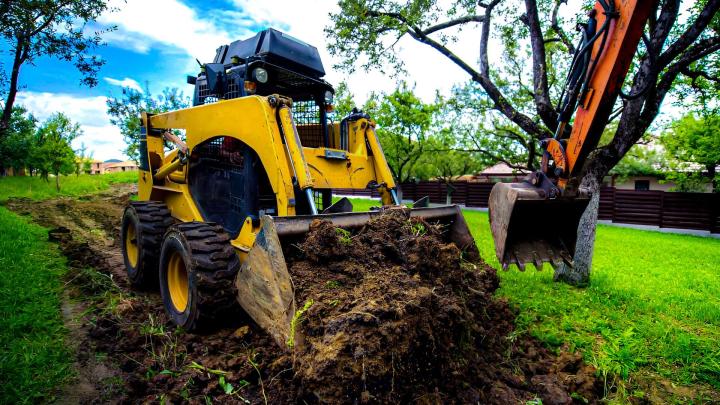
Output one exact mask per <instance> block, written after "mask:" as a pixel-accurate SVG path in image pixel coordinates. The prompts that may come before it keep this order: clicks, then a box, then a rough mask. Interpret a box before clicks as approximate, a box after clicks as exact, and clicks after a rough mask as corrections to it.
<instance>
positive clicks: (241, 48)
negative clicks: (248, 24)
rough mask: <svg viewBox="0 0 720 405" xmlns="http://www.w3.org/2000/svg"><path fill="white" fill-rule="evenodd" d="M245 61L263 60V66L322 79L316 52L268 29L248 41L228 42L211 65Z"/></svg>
mask: <svg viewBox="0 0 720 405" xmlns="http://www.w3.org/2000/svg"><path fill="white" fill-rule="evenodd" d="M233 57H238V58H240V59H244V60H249V59H250V58H252V57H258V58H260V57H261V58H263V59H265V60H266V61H267V62H271V63H275V64H278V65H280V66H286V67H288V68H292V69H293V70H296V71H297V72H299V73H302V74H305V75H307V76H310V77H314V78H320V77H323V76H325V69H324V68H323V64H322V60H321V59H320V53H319V52H318V50H317V48H316V47H314V46H312V45H310V44H306V43H305V42H303V41H300V40H299V39H295V38H293V37H291V36H290V35H288V34H285V33H283V32H280V31H277V30H274V29H272V28H270V29H267V30H265V31H261V32H258V33H257V35H255V36H254V37H252V38H249V39H244V40H240V41H235V42H231V43H230V45H223V46H221V47H220V48H218V49H217V53H216V54H215V60H214V61H213V62H214V63H222V64H229V63H232V58H233Z"/></svg>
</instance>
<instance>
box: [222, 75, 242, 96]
mask: <svg viewBox="0 0 720 405" xmlns="http://www.w3.org/2000/svg"><path fill="white" fill-rule="evenodd" d="M244 85H245V83H244V82H243V80H242V78H240V77H237V76H229V77H228V85H227V93H225V99H226V100H229V99H231V98H238V97H241V96H242V86H244Z"/></svg>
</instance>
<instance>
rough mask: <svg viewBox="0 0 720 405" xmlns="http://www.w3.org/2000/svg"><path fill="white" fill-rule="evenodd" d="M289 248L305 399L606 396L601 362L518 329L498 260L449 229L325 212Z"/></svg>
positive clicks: (296, 362) (394, 215)
mask: <svg viewBox="0 0 720 405" xmlns="http://www.w3.org/2000/svg"><path fill="white" fill-rule="evenodd" d="M287 253H288V254H287V255H286V257H287V259H288V268H289V271H290V274H291V276H292V277H293V282H294V284H295V292H296V300H297V303H298V305H297V306H298V308H306V311H305V312H304V313H301V314H298V315H299V316H298V318H299V320H298V325H296V327H297V328H298V330H299V331H300V333H299V334H298V335H299V336H301V337H302V338H301V339H299V341H298V342H291V343H294V346H293V348H292V351H293V354H292V356H288V359H286V361H287V362H288V363H290V364H291V365H292V367H293V369H294V370H295V382H296V384H297V387H298V397H297V398H295V399H296V400H304V401H308V402H316V401H317V402H323V403H339V402H341V403H352V402H372V403H376V402H423V403H446V402H457V403H478V402H479V403H519V402H524V401H527V400H531V399H534V398H540V399H542V400H543V403H550V404H553V403H558V404H562V403H571V402H573V398H572V397H571V396H574V397H576V398H578V399H580V397H582V398H585V399H586V400H593V399H595V398H597V397H598V396H601V395H602V391H601V389H602V385H601V384H598V381H597V380H596V379H595V378H594V370H593V369H592V368H590V367H587V366H583V365H582V362H581V360H580V359H579V358H578V357H577V356H564V357H561V358H559V359H556V358H554V357H553V356H551V355H550V354H549V353H548V352H547V351H546V350H545V349H543V348H541V347H538V346H537V345H536V344H535V343H534V342H532V341H529V340H526V339H523V338H520V339H518V340H513V339H511V338H510V337H509V335H510V334H511V332H512V331H513V319H514V315H513V314H512V313H511V311H510V309H509V307H508V306H507V304H506V303H505V302H503V301H500V300H496V299H494V298H493V296H492V295H493V293H494V291H495V290H496V289H497V287H498V279H497V276H496V274H495V271H494V270H493V269H492V268H491V267H489V266H488V265H486V264H484V263H482V262H479V263H469V262H465V261H463V260H462V258H461V252H460V251H459V250H458V248H457V247H455V245H453V244H449V243H445V242H443V240H442V229H441V227H440V226H437V225H431V224H428V223H426V222H423V221H422V220H418V219H410V218H409V216H408V214H407V212H404V211H399V210H394V211H391V212H388V213H386V214H385V215H382V216H379V217H376V218H375V219H373V220H371V221H370V222H369V223H368V224H367V225H366V226H365V227H364V228H363V229H362V230H360V231H359V232H358V233H357V234H354V235H351V234H349V233H348V232H347V231H344V230H341V229H337V228H335V227H334V226H333V225H332V224H331V223H329V222H322V221H316V222H314V223H313V224H312V226H311V229H310V232H309V234H308V236H307V238H306V240H305V241H304V242H301V243H300V244H298V245H295V248H294V249H290V251H289V252H287Z"/></svg>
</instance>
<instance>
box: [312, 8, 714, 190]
mask: <svg viewBox="0 0 720 405" xmlns="http://www.w3.org/2000/svg"><path fill="white" fill-rule="evenodd" d="M565 3H566V2H565V1H562V0H524V1H520V0H492V1H487V2H476V1H463V0H457V1H453V2H449V3H442V2H438V1H436V0H412V1H409V2H406V1H398V0H340V1H339V6H340V11H339V12H337V13H332V14H331V20H332V23H331V25H330V26H329V27H327V28H326V32H327V33H328V35H329V36H330V38H331V39H332V40H331V41H330V44H329V50H330V52H331V53H332V54H334V55H337V56H339V57H340V58H341V60H343V61H345V62H342V63H341V64H340V67H342V68H345V69H346V70H347V71H350V72H352V71H353V70H354V69H356V68H357V66H361V67H362V68H363V69H367V70H369V69H377V70H381V71H386V72H394V73H399V72H400V73H401V72H403V67H404V61H403V60H401V59H400V58H399V56H398V53H397V50H398V49H399V47H400V45H398V44H400V43H401V40H403V39H407V40H414V41H417V42H418V43H421V44H423V45H425V46H428V47H429V48H431V49H433V50H434V51H436V52H438V54H439V55H441V56H442V57H445V58H446V59H447V60H448V61H449V62H451V63H453V64H454V65H456V66H457V67H458V68H460V69H461V70H462V71H464V72H466V73H467V75H468V77H469V79H470V80H471V81H472V83H473V84H472V86H474V87H475V88H474V89H473V88H472V87H466V88H465V90H464V92H465V93H467V94H471V95H472V94H473V93H475V96H476V98H477V102H476V103H475V104H474V105H475V107H474V108H475V111H476V114H475V115H476V116H477V117H482V119H483V120H484V121H485V122H491V123H492V127H493V129H492V130H490V131H487V130H486V131H481V132H479V133H478V135H482V136H486V137H488V138H489V140H488V141H487V143H488V144H492V145H495V144H497V141H498V136H497V135H498V134H501V135H509V134H507V133H506V130H507V129H510V130H512V131H513V132H515V133H516V134H519V135H520V137H517V136H515V135H512V137H513V138H515V139H516V146H517V147H519V148H520V150H522V147H523V143H524V144H527V145H528V146H529V145H530V144H532V143H533V139H534V138H544V137H547V136H550V135H552V134H553V132H554V131H555V129H556V128H557V115H558V111H557V108H556V107H555V106H556V105H557V104H558V99H559V96H560V94H561V92H562V88H563V83H564V76H565V72H566V71H567V67H568V63H569V62H570V60H571V55H572V54H573V52H574V51H575V47H574V45H573V44H574V42H575V38H570V35H568V33H569V32H570V30H571V29H573V28H574V27H575V25H576V24H577V22H579V21H582V20H584V19H585V18H586V17H584V16H583V14H584V12H585V11H586V10H587V9H588V8H589V7H592V4H593V2H587V5H586V6H585V10H583V11H582V12H581V13H579V14H578V15H575V16H572V17H571V18H567V19H563V18H562V17H561V15H562V12H561V11H562V7H563V5H564V4H565ZM652 7H653V11H652V13H651V14H652V16H651V17H650V19H649V21H648V24H647V33H646V34H647V37H648V38H649V43H650V48H649V49H647V48H646V47H645V46H644V45H642V44H641V45H640V46H639V52H638V54H637V55H636V58H635V60H634V61H633V66H632V67H631V70H630V74H629V75H628V78H627V80H626V87H629V89H628V90H626V92H627V93H629V94H636V95H637V97H634V98H633V99H632V100H628V101H627V102H625V103H620V102H618V105H617V106H618V107H619V110H618V111H617V114H615V115H613V119H616V120H619V121H618V122H619V125H618V126H617V127H616V128H617V129H616V132H615V134H614V136H613V138H612V142H610V143H609V144H608V145H606V147H605V148H601V149H598V150H597V151H595V152H594V153H593V154H591V156H590V158H589V160H588V164H586V165H585V167H583V168H582V171H581V173H580V174H579V177H581V178H582V179H583V180H587V184H588V185H591V184H593V179H595V180H598V179H601V178H602V177H604V176H605V174H607V172H608V171H609V170H610V169H611V168H612V167H613V166H614V165H615V164H617V162H618V161H619V160H620V159H621V158H622V157H623V156H624V155H625V153H627V151H628V150H629V149H630V147H631V146H632V145H633V144H635V143H636V142H638V141H639V140H640V139H641V138H642V137H643V135H644V134H645V132H646V131H647V129H648V128H649V127H650V125H651V124H652V122H653V120H654V119H655V117H656V116H657V115H658V113H659V111H660V106H661V105H662V102H663V100H664V98H665V97H666V96H667V95H668V94H673V93H675V94H677V93H678V92H679V91H680V90H679V89H681V88H683V89H685V90H686V91H687V92H692V93H695V90H697V89H696V88H693V86H689V85H685V84H686V79H689V80H691V81H692V79H693V78H698V79H697V80H696V83H699V82H698V81H700V82H703V83H705V84H706V85H707V84H708V83H712V84H715V83H716V81H717V77H720V70H718V67H720V66H718V63H717V59H718V52H717V51H718V50H720V35H718V32H719V31H718V24H719V23H718V20H719V19H720V17H718V15H717V14H718V13H717V12H718V10H719V9H720V1H717V0H702V1H696V2H690V1H689V0H687V1H683V2H680V1H676V0H661V1H658V2H657V3H656V4H653V5H652ZM685 9H689V11H690V13H689V15H688V16H687V17H688V18H678V16H679V14H680V12H681V10H685ZM475 29H476V30H478V31H479V35H477V34H473V33H472V32H471V30H475ZM461 35H463V36H468V35H470V36H475V37H477V38H479V50H480V55H479V63H478V64H477V65H476V64H475V62H474V61H468V60H465V59H463V58H462V56H460V55H459V54H457V53H455V50H456V47H457V45H458V40H459V38H460V36H461ZM497 45H500V46H497ZM489 49H493V50H494V51H495V55H496V56H493V57H494V58H495V57H497V55H498V54H499V57H500V61H499V62H500V63H492V64H491V63H490V57H489V56H488V50H489ZM358 60H361V61H363V63H361V64H357V61H358ZM493 62H496V61H495V60H494V61H493ZM683 86H684V87H683ZM706 87H707V86H706ZM486 114H489V115H486ZM519 138H523V141H522V142H521V141H520V139H519ZM478 149H480V148H478ZM482 149H485V148H482ZM511 150H512V149H511ZM527 152H528V153H527V154H529V155H534V153H531V152H530V151H529V150H528V151H527ZM512 154H513V155H517V153H516V151H513V152H512ZM513 159H515V160H517V156H513ZM531 161H534V159H528V160H527V162H531ZM515 163H516V164H518V163H520V162H519V161H518V162H515ZM528 166H529V165H528ZM595 184H596V182H595Z"/></svg>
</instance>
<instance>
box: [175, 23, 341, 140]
mask: <svg viewBox="0 0 720 405" xmlns="http://www.w3.org/2000/svg"><path fill="white" fill-rule="evenodd" d="M323 76H325V69H324V68H323V65H322V61H321V60H320V54H319V53H318V50H317V48H316V47H314V46H312V45H309V44H306V43H304V42H302V41H300V40H298V39H295V38H293V37H291V36H289V35H287V34H285V33H282V32H280V31H277V30H274V29H272V28H270V29H267V30H265V31H261V32H259V33H257V34H256V35H255V36H254V37H252V38H249V39H245V40H240V41H235V42H232V43H230V45H223V46H221V47H219V48H218V49H217V53H216V55H215V59H214V60H213V63H206V64H204V65H202V66H201V72H200V74H199V75H198V76H197V77H193V76H188V84H194V85H195V92H194V97H193V105H203V104H208V103H213V102H216V101H220V100H229V99H233V98H238V97H245V96H249V95H259V96H269V95H271V94H279V95H282V96H286V97H290V98H292V100H293V118H294V121H295V124H296V125H299V126H304V127H305V128H304V130H303V131H302V132H304V134H303V135H306V136H303V138H305V139H303V141H304V142H303V146H307V147H321V146H326V147H327V146H329V145H328V128H327V126H328V124H327V121H328V114H327V106H328V105H329V104H331V103H332V98H333V94H334V92H335V91H334V90H333V88H332V86H331V85H330V84H329V83H327V82H326V81H325V80H322V77H323Z"/></svg>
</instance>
